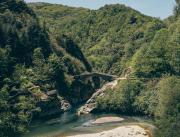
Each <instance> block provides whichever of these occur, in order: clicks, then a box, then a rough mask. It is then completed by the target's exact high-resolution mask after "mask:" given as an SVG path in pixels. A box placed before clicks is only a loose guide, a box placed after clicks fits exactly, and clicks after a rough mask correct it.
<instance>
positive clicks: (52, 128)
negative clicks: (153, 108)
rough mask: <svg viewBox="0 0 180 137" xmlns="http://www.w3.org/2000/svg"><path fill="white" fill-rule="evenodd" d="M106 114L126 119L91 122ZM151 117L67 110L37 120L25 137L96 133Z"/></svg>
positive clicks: (61, 136) (58, 136) (55, 136)
mask: <svg viewBox="0 0 180 137" xmlns="http://www.w3.org/2000/svg"><path fill="white" fill-rule="evenodd" d="M105 116H119V117H122V118H124V119H125V120H124V121H122V122H115V123H105V124H99V125H93V124H91V122H92V121H94V120H95V119H97V118H100V117H105ZM148 121H149V119H146V118H142V117H128V116H120V115H117V114H88V115H81V116H78V115H77V114H76V112H75V111H71V112H65V113H64V114H62V115H60V116H59V117H58V118H54V119H51V120H48V121H45V122H42V121H36V122H34V123H33V124H32V125H31V127H30V132H29V133H27V134H26V135H23V137H64V136H68V135H76V134H87V133H96V132H101V131H105V130H109V129H113V128H116V127H119V126H122V125H127V124H130V123H131V124H132V123H142V122H148Z"/></svg>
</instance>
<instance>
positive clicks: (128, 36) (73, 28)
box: [30, 3, 164, 74]
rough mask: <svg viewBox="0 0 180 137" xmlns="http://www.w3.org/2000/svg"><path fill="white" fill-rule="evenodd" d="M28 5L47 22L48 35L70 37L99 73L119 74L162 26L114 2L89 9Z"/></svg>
mask: <svg viewBox="0 0 180 137" xmlns="http://www.w3.org/2000/svg"><path fill="white" fill-rule="evenodd" d="M30 6H32V7H33V9H34V10H35V12H36V13H37V15H38V16H39V18H40V20H41V22H43V20H47V19H48V22H51V23H47V26H48V27H49V28H50V30H52V31H51V33H52V35H58V34H59V33H60V34H65V35H66V36H68V37H71V39H73V40H74V42H75V43H77V44H78V45H79V47H80V48H81V49H82V51H83V52H84V53H85V55H86V57H87V58H88V61H90V63H91V64H92V66H93V69H94V70H97V71H101V72H109V73H114V74H121V73H122V71H123V69H124V68H126V67H127V65H128V64H127V61H130V60H131V57H132V56H133V55H134V53H135V52H136V50H138V49H139V48H140V47H141V46H144V45H147V44H148V43H149V42H150V41H151V40H152V39H153V37H154V35H155V33H156V32H157V31H158V30H159V29H161V28H163V27H164V24H163V22H162V21H160V20H158V19H155V18H150V17H147V16H144V15H142V14H140V13H139V12H137V11H135V10H133V9H131V8H128V7H125V6H124V5H118V4H117V5H106V6H105V7H103V8H100V9H99V10H91V11H89V10H86V9H84V10H82V9H78V8H71V7H66V6H62V5H53V4H44V3H40V4H31V5H30ZM64 9H66V11H64ZM62 11H63V13H64V14H63V13H62ZM54 13H56V14H54ZM74 14H75V15H74ZM54 15H55V16H54ZM59 16H60V17H59ZM69 16H70V17H71V18H70V19H69ZM53 17H54V18H53ZM66 20H68V21H66ZM62 25H63V27H62Z"/></svg>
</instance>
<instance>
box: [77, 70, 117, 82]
mask: <svg viewBox="0 0 180 137" xmlns="http://www.w3.org/2000/svg"><path fill="white" fill-rule="evenodd" d="M92 78H100V79H101V80H105V81H113V80H115V79H117V78H118V76H116V75H110V74H105V73H98V72H92V73H83V74H80V75H75V76H74V79H77V80H88V79H92Z"/></svg>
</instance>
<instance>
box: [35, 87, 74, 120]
mask: <svg viewBox="0 0 180 137" xmlns="http://www.w3.org/2000/svg"><path fill="white" fill-rule="evenodd" d="M70 109H71V105H70V103H69V102H68V101H67V100H65V99H64V98H62V97H60V96H58V93H57V91H56V90H52V91H48V92H47V94H45V93H41V96H40V100H38V102H37V108H36V109H35V111H34V112H33V115H34V118H42V119H49V118H52V117H54V116H56V115H60V114H62V113H63V112H65V111H68V110H70Z"/></svg>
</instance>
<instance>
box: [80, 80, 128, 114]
mask: <svg viewBox="0 0 180 137" xmlns="http://www.w3.org/2000/svg"><path fill="white" fill-rule="evenodd" d="M121 79H126V78H117V79H116V80H114V81H112V82H109V83H107V84H105V85H104V86H103V87H102V88H100V89H98V90H97V91H96V92H95V93H94V94H93V95H92V97H91V98H90V99H89V100H88V101H87V102H86V103H85V105H83V106H82V107H81V108H80V109H79V111H78V114H79V115H81V114H88V113H91V112H93V111H95V110H96V108H97V104H96V99H97V98H98V97H101V96H103V95H104V92H105V91H106V90H107V89H108V88H111V89H114V88H115V86H116V85H117V84H118V81H119V80H121Z"/></svg>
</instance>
